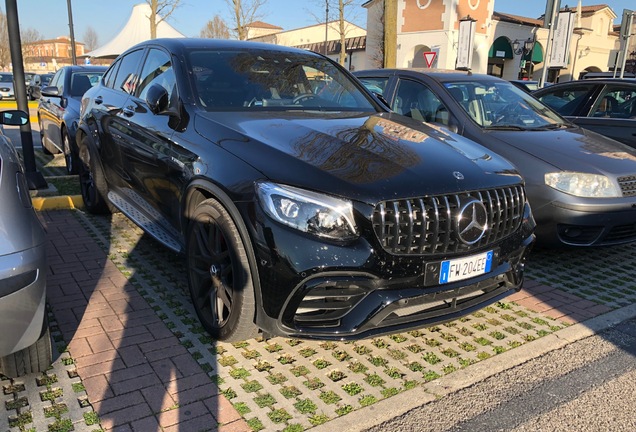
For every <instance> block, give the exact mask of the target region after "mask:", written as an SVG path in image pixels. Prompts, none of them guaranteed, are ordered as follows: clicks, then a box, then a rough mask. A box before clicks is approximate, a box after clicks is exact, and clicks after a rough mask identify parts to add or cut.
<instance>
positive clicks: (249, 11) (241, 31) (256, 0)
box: [225, 0, 265, 40]
mask: <svg viewBox="0 0 636 432" xmlns="http://www.w3.org/2000/svg"><path fill="white" fill-rule="evenodd" d="M225 1H226V3H227V4H228V6H229V8H230V10H231V12H232V16H233V22H234V26H235V27H234V33H235V34H236V38H237V39H239V40H246V39H247V37H248V30H249V24H251V23H253V22H254V21H258V20H260V19H262V18H263V12H262V7H263V5H264V4H265V0H225Z"/></svg>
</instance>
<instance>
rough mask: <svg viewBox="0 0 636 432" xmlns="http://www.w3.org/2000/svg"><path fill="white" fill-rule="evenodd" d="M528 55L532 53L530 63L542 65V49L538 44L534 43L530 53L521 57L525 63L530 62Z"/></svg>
mask: <svg viewBox="0 0 636 432" xmlns="http://www.w3.org/2000/svg"><path fill="white" fill-rule="evenodd" d="M530 53H532V63H534V64H537V63H543V47H542V46H541V44H540V43H539V42H535V44H534V48H532V51H530V52H529V53H527V54H526V55H525V56H524V57H523V59H524V60H525V61H530Z"/></svg>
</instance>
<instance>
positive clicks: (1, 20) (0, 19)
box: [0, 10, 11, 70]
mask: <svg viewBox="0 0 636 432" xmlns="http://www.w3.org/2000/svg"><path fill="white" fill-rule="evenodd" d="M10 64H11V47H10V46H9V29H8V27H7V15H6V14H5V13H4V12H2V11H1V10H0V69H2V70H5V69H6V68H8V67H9V65H10Z"/></svg>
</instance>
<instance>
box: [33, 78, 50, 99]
mask: <svg viewBox="0 0 636 432" xmlns="http://www.w3.org/2000/svg"><path fill="white" fill-rule="evenodd" d="M54 76H55V74H52V73H46V74H42V75H40V84H39V85H36V86H32V87H31V100H38V99H40V98H41V97H42V89H43V88H44V87H47V86H48V85H49V83H50V82H51V79H53V77H54Z"/></svg>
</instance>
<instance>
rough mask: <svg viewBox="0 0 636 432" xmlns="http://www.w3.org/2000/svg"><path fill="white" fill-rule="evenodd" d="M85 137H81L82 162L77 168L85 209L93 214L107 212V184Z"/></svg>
mask: <svg viewBox="0 0 636 432" xmlns="http://www.w3.org/2000/svg"><path fill="white" fill-rule="evenodd" d="M89 146H90V144H89V141H88V138H87V137H84V138H83V139H82V145H81V147H80V153H81V154H80V159H81V161H82V163H81V164H80V168H79V171H80V173H79V181H80V190H81V192H82V199H83V200H84V206H85V207H86V209H87V210H88V211H89V212H91V213H95V214H104V213H109V211H110V206H109V205H108V198H107V197H108V186H107V185H106V179H105V178H104V173H103V171H102V167H101V166H100V165H99V161H97V160H96V157H97V156H96V155H95V154H94V152H93V151H92V150H91V149H90V147H89Z"/></svg>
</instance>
